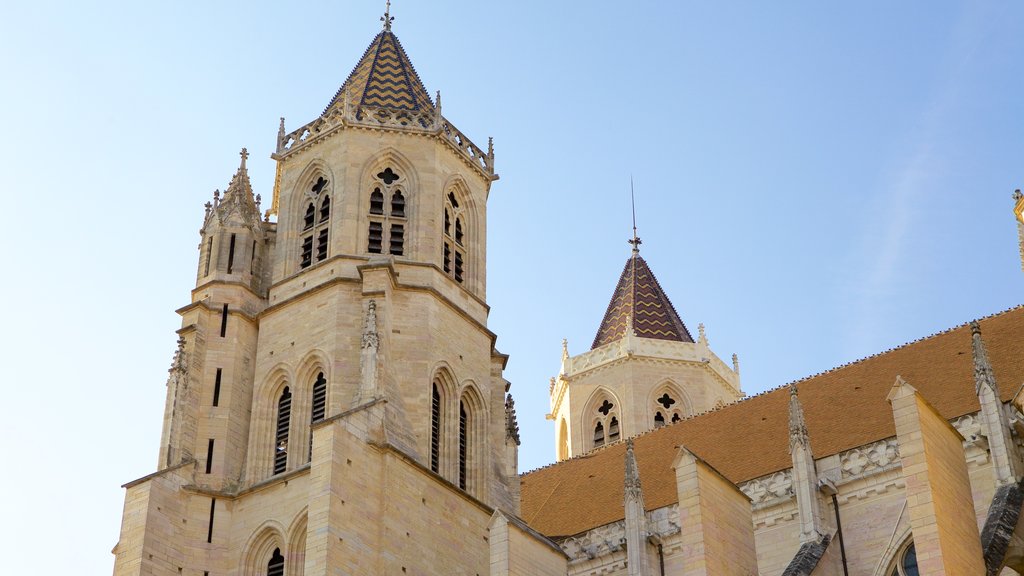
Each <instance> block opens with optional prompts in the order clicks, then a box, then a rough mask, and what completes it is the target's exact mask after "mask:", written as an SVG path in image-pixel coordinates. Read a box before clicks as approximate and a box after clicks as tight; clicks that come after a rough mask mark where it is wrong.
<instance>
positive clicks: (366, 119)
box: [275, 102, 495, 179]
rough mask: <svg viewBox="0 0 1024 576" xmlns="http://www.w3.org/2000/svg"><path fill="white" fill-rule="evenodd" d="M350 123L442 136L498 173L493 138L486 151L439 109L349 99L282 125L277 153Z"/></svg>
mask: <svg viewBox="0 0 1024 576" xmlns="http://www.w3.org/2000/svg"><path fill="white" fill-rule="evenodd" d="M346 127H361V128H385V129H389V130H403V131H409V132H417V133H421V134H430V135H435V136H438V137H439V138H442V139H443V140H444V141H445V142H447V143H448V144H449V145H450V146H451V147H452V148H454V149H455V150H458V151H459V153H460V154H462V156H463V157H464V158H465V159H466V160H467V161H468V162H469V163H470V164H472V165H473V166H474V167H475V168H476V169H478V170H480V172H482V173H483V174H484V175H486V176H488V177H489V178H492V179H493V178H494V177H495V174H494V147H493V145H492V144H491V143H490V141H489V142H488V149H487V151H486V152H484V151H483V150H482V149H481V148H480V147H479V146H477V145H476V144H473V141H472V140H470V139H469V138H467V137H466V135H465V134H463V133H462V132H461V131H460V130H459V129H458V128H456V127H455V126H454V125H453V124H452V123H451V122H449V121H448V119H447V118H445V117H444V116H442V115H441V114H440V113H439V112H435V111H423V112H416V111H411V110H399V109H394V108H381V107H375V106H351V105H349V104H348V103H347V102H346V103H345V104H344V105H343V106H337V107H334V108H331V109H330V110H328V111H327V112H325V113H324V115H323V116H321V117H319V118H317V119H316V120H313V121H312V122H310V123H308V124H306V125H304V126H301V127H300V128H298V129H297V130H293V131H291V132H288V133H285V132H284V130H283V129H282V130H281V132H280V133H279V134H278V138H277V154H276V155H275V156H276V157H278V158H283V157H285V156H287V155H289V154H291V153H292V152H295V151H297V150H300V149H302V148H303V147H304V146H306V145H308V144H309V143H311V142H313V141H315V140H317V139H319V138H321V137H323V136H326V135H328V134H330V133H332V132H334V131H336V130H342V129H344V128H346Z"/></svg>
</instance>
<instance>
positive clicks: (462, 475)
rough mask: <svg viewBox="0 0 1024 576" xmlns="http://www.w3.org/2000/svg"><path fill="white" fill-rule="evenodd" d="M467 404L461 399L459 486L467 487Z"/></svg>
mask: <svg viewBox="0 0 1024 576" xmlns="http://www.w3.org/2000/svg"><path fill="white" fill-rule="evenodd" d="M467 433H468V430H467V417H466V405H465V403H463V402H462V401H459V488H462V489H463V490H465V489H466V447H467V445H468V443H469V438H468V436H467Z"/></svg>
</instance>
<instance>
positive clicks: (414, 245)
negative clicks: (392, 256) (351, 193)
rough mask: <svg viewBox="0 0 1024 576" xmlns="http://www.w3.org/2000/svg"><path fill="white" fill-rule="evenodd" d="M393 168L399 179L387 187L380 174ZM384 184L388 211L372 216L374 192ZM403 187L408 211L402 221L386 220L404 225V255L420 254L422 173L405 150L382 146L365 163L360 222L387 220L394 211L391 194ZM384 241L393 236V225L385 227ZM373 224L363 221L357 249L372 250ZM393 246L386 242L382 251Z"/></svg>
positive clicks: (360, 194)
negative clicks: (419, 215) (370, 226)
mask: <svg viewBox="0 0 1024 576" xmlns="http://www.w3.org/2000/svg"><path fill="white" fill-rule="evenodd" d="M388 168H390V169H392V170H393V171H394V172H395V174H396V175H397V176H398V180H395V181H394V182H393V183H392V184H391V185H388V186H387V189H386V190H385V189H384V186H382V184H381V180H380V179H379V178H377V174H379V173H381V171H384V170H386V169H388ZM377 188H381V189H382V190H383V192H384V193H385V194H384V196H385V198H384V199H383V202H384V206H385V208H384V213H383V214H381V215H380V217H371V216H370V214H371V208H372V206H371V203H370V195H371V193H372V192H373V191H374V190H375V189H377ZM396 190H399V191H401V192H402V195H403V196H404V199H405V200H404V202H405V204H404V206H405V208H404V215H403V216H402V218H401V220H400V221H396V222H385V224H388V225H389V226H390V224H394V223H400V224H401V225H402V226H404V237H405V249H404V251H403V252H402V254H401V256H402V257H404V258H418V257H419V255H418V253H417V252H418V250H419V246H418V244H419V242H417V241H416V239H417V238H419V218H417V215H418V214H419V212H420V206H421V205H422V197H423V194H422V189H421V187H420V182H419V175H418V172H417V170H416V168H415V167H414V166H413V163H412V161H411V160H409V159H408V157H406V156H405V155H404V154H402V153H401V152H399V151H398V150H397V149H395V148H392V147H388V148H384V149H383V150H380V151H379V152H377V153H376V154H374V155H372V156H370V157H369V158H368V159H367V160H366V162H364V163H363V168H362V170H361V172H360V175H359V188H358V192H357V193H358V195H359V201H358V203H357V205H358V213H359V221H360V222H368V219H369V221H376V220H386V218H385V216H387V215H390V202H391V195H392V194H393V193H394V191H396ZM383 233H384V238H383V239H384V241H385V243H386V240H387V239H388V238H389V237H390V234H391V230H390V228H388V229H385V230H384V232H383ZM369 238H370V233H369V226H368V224H367V225H363V226H361V227H360V230H359V235H358V243H359V244H358V246H357V249H356V251H357V252H360V253H365V252H368V244H369ZM388 253H389V250H388V249H387V247H386V246H385V247H384V249H383V250H382V251H381V254H388Z"/></svg>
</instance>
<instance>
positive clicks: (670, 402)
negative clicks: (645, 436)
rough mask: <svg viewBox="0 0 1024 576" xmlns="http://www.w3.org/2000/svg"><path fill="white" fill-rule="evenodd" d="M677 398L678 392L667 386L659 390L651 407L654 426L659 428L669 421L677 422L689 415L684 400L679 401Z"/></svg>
mask: <svg viewBox="0 0 1024 576" xmlns="http://www.w3.org/2000/svg"><path fill="white" fill-rule="evenodd" d="M679 398H680V397H679V394H678V393H677V392H676V391H673V390H672V389H671V388H669V387H664V388H662V389H661V390H660V391H659V393H658V395H657V396H655V399H654V405H653V406H652V408H651V410H652V411H653V412H654V427H655V428H661V427H662V426H664V425H665V424H667V423H669V422H672V423H675V422H679V421H680V420H682V419H683V416H687V415H689V413H688V412H687V408H686V406H685V401H683V402H681V401H680V400H679Z"/></svg>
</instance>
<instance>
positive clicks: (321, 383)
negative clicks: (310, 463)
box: [308, 372, 327, 460]
mask: <svg viewBox="0 0 1024 576" xmlns="http://www.w3.org/2000/svg"><path fill="white" fill-rule="evenodd" d="M326 414H327V379H326V378H324V373H323V372H321V373H319V374H317V375H316V381H315V382H313V402H312V408H311V410H310V415H309V424H310V426H309V455H308V459H309V460H313V424H316V423H317V422H320V421H322V420H323V419H324V416H325V415H326Z"/></svg>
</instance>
